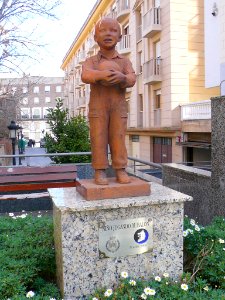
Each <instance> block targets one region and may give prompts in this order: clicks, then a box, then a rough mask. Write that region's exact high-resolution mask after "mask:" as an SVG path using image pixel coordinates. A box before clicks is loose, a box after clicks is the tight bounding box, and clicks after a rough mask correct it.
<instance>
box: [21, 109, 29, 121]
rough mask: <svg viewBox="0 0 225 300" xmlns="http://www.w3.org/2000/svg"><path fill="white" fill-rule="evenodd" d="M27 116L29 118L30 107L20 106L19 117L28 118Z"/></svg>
mask: <svg viewBox="0 0 225 300" xmlns="http://www.w3.org/2000/svg"><path fill="white" fill-rule="evenodd" d="M29 118H30V109H29V108H21V119H29Z"/></svg>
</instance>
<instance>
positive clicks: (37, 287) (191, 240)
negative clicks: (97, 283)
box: [0, 214, 225, 300]
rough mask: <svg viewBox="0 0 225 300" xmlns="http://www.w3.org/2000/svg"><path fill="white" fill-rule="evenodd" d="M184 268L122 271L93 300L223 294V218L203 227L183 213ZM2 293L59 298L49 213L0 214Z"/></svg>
mask: <svg viewBox="0 0 225 300" xmlns="http://www.w3.org/2000/svg"><path fill="white" fill-rule="evenodd" d="M184 229H185V230H184V237H185V238H184V248H185V257H186V258H185V271H186V273H184V274H183V276H182V277H181V278H180V279H179V280H178V281H175V282H174V281H173V280H172V279H171V278H170V277H169V274H167V273H164V274H163V275H161V277H160V276H155V277H154V278H152V279H151V280H149V281H145V280H143V279H138V280H134V279H133V278H130V277H129V274H128V273H127V272H122V273H121V278H120V282H119V284H118V286H117V287H116V288H114V289H111V287H106V288H104V289H99V290H97V291H96V292H94V294H93V295H92V296H90V297H89V299H92V300H103V299H104V300H105V299H109V300H132V299H133V300H141V299H148V300H149V299H157V300H191V299H193V300H225V288H224V278H225V277H224V276H225V274H224V270H225V268H224V263H225V260H224V253H225V221H224V219H223V218H216V219H215V220H214V221H213V222H212V224H211V225H209V226H206V227H205V228H204V227H202V226H200V225H198V224H196V222H195V221H194V220H189V219H188V218H185V222H184ZM0 265H1V268H0V299H1V300H6V299H10V300H25V299H27V298H33V299H35V300H50V299H52V300H53V299H61V298H60V295H59V291H58V289H57V287H56V285H55V272H56V271H55V256H54V247H53V223H52V218H51V217H49V216H45V217H41V218H37V217H32V216H26V215H25V214H23V215H21V216H20V217H14V216H13V214H12V218H9V217H1V218H0Z"/></svg>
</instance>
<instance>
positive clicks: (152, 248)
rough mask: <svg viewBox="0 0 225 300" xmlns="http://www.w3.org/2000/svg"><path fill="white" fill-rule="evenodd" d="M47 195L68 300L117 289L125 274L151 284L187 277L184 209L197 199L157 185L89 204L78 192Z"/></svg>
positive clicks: (70, 190)
mask: <svg viewBox="0 0 225 300" xmlns="http://www.w3.org/2000/svg"><path fill="white" fill-rule="evenodd" d="M48 191H49V194H50V197H51V198H52V200H53V219H54V240H55V251H56V266H57V282H58V286H59V288H60V290H61V294H62V298H63V299H65V300H80V299H83V300H84V299H88V295H90V294H92V293H93V292H94V291H95V290H96V289H97V288H101V287H106V288H112V287H113V286H116V284H117V283H118V281H119V278H120V273H121V272H122V271H127V272H128V273H129V276H130V277H131V278H134V279H135V278H141V277H143V278H145V279H146V280H148V279H149V278H151V277H152V276H153V274H154V275H155V276H156V275H159V276H162V274H163V273H164V272H167V273H169V275H170V278H173V279H175V278H178V277H179V276H180V275H181V274H182V272H183V207H184V202H185V201H191V200H192V197H190V196H187V195H184V194H181V193H179V192H176V191H174V190H172V189H169V188H167V187H164V186H161V185H159V184H157V183H153V182H152V183H151V194H150V195H149V196H139V197H127V198H117V199H113V200H112V199H104V200H96V201H86V200H85V199H84V198H83V197H82V196H81V195H80V194H79V193H78V192H77V191H76V188H75V187H72V188H55V189H49V190H48ZM139 238H141V240H139Z"/></svg>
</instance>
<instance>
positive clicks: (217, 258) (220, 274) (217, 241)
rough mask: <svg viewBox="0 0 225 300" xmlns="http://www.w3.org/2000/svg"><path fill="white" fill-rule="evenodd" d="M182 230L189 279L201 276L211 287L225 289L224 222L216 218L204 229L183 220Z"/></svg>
mask: <svg viewBox="0 0 225 300" xmlns="http://www.w3.org/2000/svg"><path fill="white" fill-rule="evenodd" d="M184 228H185V231H184V235H185V239H184V249H185V254H186V255H185V257H186V259H185V266H184V267H185V270H186V271H188V272H190V273H192V278H191V279H192V280H194V279H195V277H196V276H198V277H200V276H201V278H202V279H205V280H206V281H207V282H209V283H210V284H211V286H213V287H221V288H223V289H225V220H224V219H223V218H222V217H217V218H215V219H214V220H213V222H212V223H211V225H209V226H206V227H205V228H204V227H201V226H198V225H197V224H196V222H195V221H194V220H189V219H188V218H185V222H184ZM196 229H197V230H196Z"/></svg>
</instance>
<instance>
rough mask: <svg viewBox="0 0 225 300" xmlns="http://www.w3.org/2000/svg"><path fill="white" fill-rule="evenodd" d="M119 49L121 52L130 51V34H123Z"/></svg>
mask: <svg viewBox="0 0 225 300" xmlns="http://www.w3.org/2000/svg"><path fill="white" fill-rule="evenodd" d="M118 51H119V53H120V54H126V53H130V51H131V49H130V35H129V34H126V35H123V36H122V39H121V41H120V42H119V44H118Z"/></svg>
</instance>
